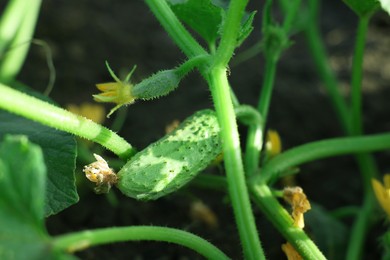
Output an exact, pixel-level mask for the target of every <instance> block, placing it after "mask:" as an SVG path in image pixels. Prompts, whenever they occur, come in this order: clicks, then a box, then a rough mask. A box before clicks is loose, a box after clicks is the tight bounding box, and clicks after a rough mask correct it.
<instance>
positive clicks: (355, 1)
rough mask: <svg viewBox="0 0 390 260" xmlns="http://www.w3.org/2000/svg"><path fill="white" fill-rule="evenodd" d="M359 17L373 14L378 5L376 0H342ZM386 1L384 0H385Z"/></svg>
mask: <svg viewBox="0 0 390 260" xmlns="http://www.w3.org/2000/svg"><path fill="white" fill-rule="evenodd" d="M343 1H344V3H345V4H346V5H348V6H349V8H351V9H352V10H353V11H354V12H355V13H356V14H357V15H358V16H359V17H363V16H366V15H371V14H373V13H374V12H375V11H376V10H377V9H378V7H379V2H378V0H343ZM385 1H386V0H385ZM387 1H388V0H387Z"/></svg>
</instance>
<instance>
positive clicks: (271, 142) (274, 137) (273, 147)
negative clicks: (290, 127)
mask: <svg viewBox="0 0 390 260" xmlns="http://www.w3.org/2000/svg"><path fill="white" fill-rule="evenodd" d="M265 147H266V150H267V154H268V156H270V157H274V156H276V155H278V154H280V153H281V152H282V141H281V140H280V136H279V134H278V132H276V131H274V130H268V131H267V141H266V143H265Z"/></svg>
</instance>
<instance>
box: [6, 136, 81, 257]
mask: <svg viewBox="0 0 390 260" xmlns="http://www.w3.org/2000/svg"><path fill="white" fill-rule="evenodd" d="M45 182H46V167H45V162H44V158H43V153H42V149H41V148H40V147H39V146H37V145H35V144H32V143H31V142H30V141H29V140H28V139H27V137H26V136H11V135H6V136H5V137H4V140H3V141H1V142H0V209H1V210H0V223H1V224H0V259H10V260H11V259H15V260H17V259H29V260H41V259H74V258H72V257H71V256H69V255H66V254H64V253H63V252H52V251H51V244H50V242H51V238H50V237H49V235H48V234H47V231H46V229H45V226H44V213H45V212H44V211H45Z"/></svg>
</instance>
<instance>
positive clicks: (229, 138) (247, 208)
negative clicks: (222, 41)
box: [209, 66, 265, 259]
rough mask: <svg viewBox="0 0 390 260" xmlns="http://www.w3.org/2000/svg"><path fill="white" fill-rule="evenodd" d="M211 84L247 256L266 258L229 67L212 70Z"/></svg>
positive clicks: (231, 190) (231, 188)
mask: <svg viewBox="0 0 390 260" xmlns="http://www.w3.org/2000/svg"><path fill="white" fill-rule="evenodd" d="M209 85H210V87H211V91H212V96H213V100H214V105H215V110H216V112H217V115H218V119H219V124H220V126H221V139H222V140H223V154H224V163H225V170H226V176H227V183H228V190H229V195H230V199H231V201H232V206H233V210H234V215H235V219H236V223H237V227H238V231H239V234H240V239H241V242H242V246H243V249H244V256H245V258H246V259H265V256H264V253H263V250H262V248H261V245H260V240H259V237H258V234H257V229H256V224H255V221H254V217H253V212H252V208H251V204H250V200H249V195H248V189H247V186H246V182H245V176H244V169H243V164H242V159H241V149H240V141H239V136H238V130H237V124H236V118H235V114H234V109H233V105H232V101H231V97H230V88H229V84H228V81H227V76H226V69H225V67H223V66H222V67H214V68H213V69H212V70H211V72H210V75H209Z"/></svg>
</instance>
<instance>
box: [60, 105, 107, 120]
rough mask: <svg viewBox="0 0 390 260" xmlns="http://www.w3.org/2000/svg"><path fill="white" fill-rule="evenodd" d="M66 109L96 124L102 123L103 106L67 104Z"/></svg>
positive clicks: (103, 115) (103, 116) (104, 112)
mask: <svg viewBox="0 0 390 260" xmlns="http://www.w3.org/2000/svg"><path fill="white" fill-rule="evenodd" d="M67 109H68V110H69V111H70V112H72V113H74V114H77V115H80V116H84V117H86V118H88V119H91V120H92V121H94V122H96V123H103V121H104V118H105V114H106V111H105V109H104V107H103V106H101V105H96V104H91V103H87V102H84V103H82V104H81V105H79V106H78V105H75V104H69V105H67Z"/></svg>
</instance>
